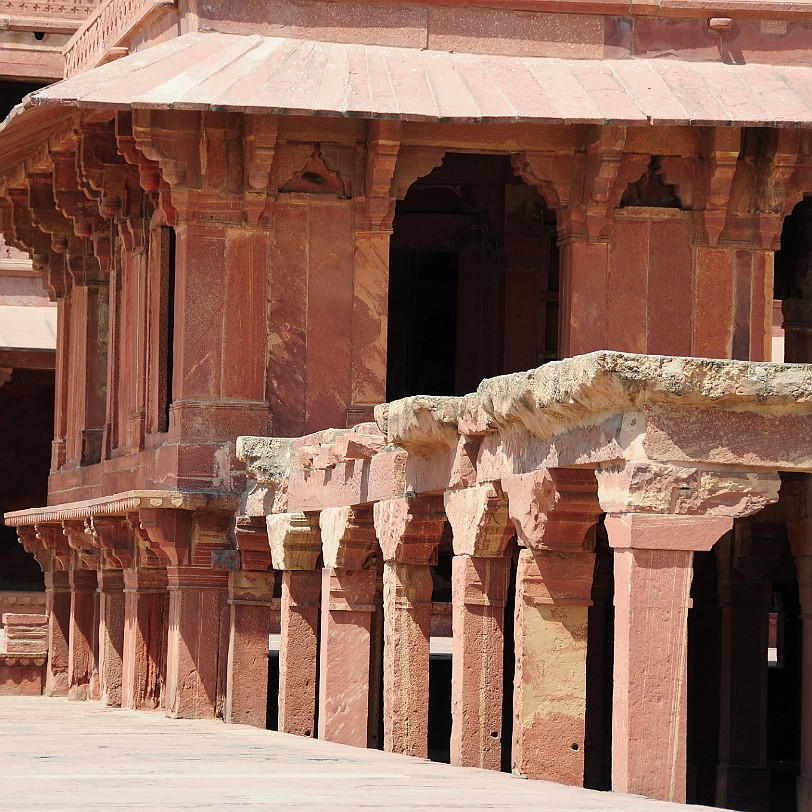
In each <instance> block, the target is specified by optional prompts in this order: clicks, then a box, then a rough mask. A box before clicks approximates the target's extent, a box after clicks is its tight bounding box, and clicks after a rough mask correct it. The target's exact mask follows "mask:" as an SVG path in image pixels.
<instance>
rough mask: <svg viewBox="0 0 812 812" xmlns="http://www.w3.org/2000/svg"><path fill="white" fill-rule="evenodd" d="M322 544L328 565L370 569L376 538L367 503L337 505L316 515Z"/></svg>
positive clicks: (376, 544)
mask: <svg viewBox="0 0 812 812" xmlns="http://www.w3.org/2000/svg"><path fill="white" fill-rule="evenodd" d="M319 526H320V527H321V548H322V554H323V557H324V566H325V568H327V569H341V570H358V569H371V568H374V567H375V566H376V564H377V552H378V541H377V539H376V537H375V526H374V524H373V520H372V508H370V507H336V508H327V509H325V510H322V512H321V515H320V517H319Z"/></svg>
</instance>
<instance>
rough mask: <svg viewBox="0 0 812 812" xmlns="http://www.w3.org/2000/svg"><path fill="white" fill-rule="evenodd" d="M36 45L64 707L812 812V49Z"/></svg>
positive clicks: (799, 26) (414, 9)
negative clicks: (161, 713) (52, 332)
mask: <svg viewBox="0 0 812 812" xmlns="http://www.w3.org/2000/svg"><path fill="white" fill-rule="evenodd" d="M12 5H14V6H15V12H14V15H12V17H11V21H10V29H9V30H10V31H11V32H12V33H13V34H14V36H12V37H11V39H10V40H9V42H5V41H0V55H2V54H5V51H3V48H6V49H7V50H9V51H10V52H11V56H9V57H8V58H7V59H6V57H5V56H3V59H4V60H5V61H4V63H3V64H4V66H5V67H4V72H5V75H6V76H8V77H9V78H10V79H17V80H18V81H19V80H21V79H26V80H27V81H34V82H36V83H37V84H46V83H47V82H48V81H50V80H52V79H55V78H57V77H58V74H57V73H53V60H55V59H61V60H64V61H63V63H60V66H61V65H62V64H63V65H64V72H65V76H66V79H65V81H63V82H59V83H56V84H53V85H50V86H48V87H47V88H45V89H42V90H37V91H35V92H33V94H32V95H29V96H27V97H26V98H25V100H24V101H23V102H22V104H20V105H19V106H17V107H15V108H14V109H13V110H12V112H11V114H10V115H9V117H8V118H7V119H6V121H5V123H4V124H3V125H2V128H0V218H2V219H1V221H0V225H1V227H2V232H3V234H4V236H5V240H6V242H7V243H8V244H9V245H11V246H14V247H15V248H16V249H18V250H20V251H23V252H25V253H26V254H27V255H29V256H30V257H31V260H32V262H33V268H34V269H35V270H36V271H37V272H38V273H39V274H40V275H41V277H42V280H43V283H44V286H45V287H46V288H47V290H48V291H49V294H50V297H51V299H52V300H53V301H54V302H55V303H56V308H57V312H58V333H57V338H56V351H55V362H54V367H55V384H54V386H55V388H54V395H53V397H54V421H53V443H52V446H51V462H50V475H49V477H48V488H47V505H46V506H44V507H38V506H37V505H38V504H41V503H42V501H43V500H42V499H41V498H39V497H38V496H37V491H36V488H37V487H40V488H42V487H43V484H44V483H43V482H42V481H40V482H39V483H37V482H32V483H31V485H30V488H31V491H30V492H31V501H30V503H29V504H26V505H20V504H17V503H15V505H14V507H16V508H22V509H15V510H11V511H10V512H7V513H6V516H5V520H6V524H7V525H8V526H9V527H13V528H15V529H16V532H17V534H18V535H19V539H20V541H21V542H22V545H23V547H24V548H25V550H27V551H28V552H29V553H31V554H32V555H33V556H35V557H36V560H37V561H38V562H39V565H40V567H41V568H42V571H43V572H44V573H45V595H46V608H47V618H48V619H47V663H46V665H45V666H44V670H45V678H44V692H45V693H46V694H49V695H64V694H67V695H68V696H70V697H71V698H73V699H77V700H79V699H89V700H100V701H101V702H103V703H106V704H109V705H121V706H123V707H128V708H157V707H160V708H165V710H166V713H167V714H168V715H170V716H174V717H184V718H194V717H212V716H216V717H221V718H223V719H224V721H226V722H246V723H249V724H254V725H258V726H262V727H265V726H268V727H272V728H276V729H279V730H282V731H286V732H289V733H295V734H299V735H304V736H318V737H319V738H325V739H329V740H332V741H338V742H344V743H348V744H354V745H357V746H361V747H367V746H369V747H383V748H384V749H386V750H390V751H394V752H400V753H408V754H412V755H416V756H426V755H429V756H431V757H433V758H438V759H449V760H450V761H451V762H452V763H454V764H458V765H469V766H480V767H485V768H489V769H497V770H498V769H505V770H512V771H513V772H515V773H517V774H521V775H526V776H528V777H530V778H547V779H551V780H554V781H559V782H565V783H571V784H576V785H581V784H583V785H586V786H590V787H594V788H600V789H613V790H616V791H629V792H638V793H642V794H645V795H649V796H651V797H655V798H663V799H671V800H683V801H684V800H689V801H696V802H702V803H707V804H715V805H717V806H723V807H724V806H727V807H732V808H737V809H748V810H772V812H777V811H778V810H790V809H792V810H794V809H798V810H801V812H810V810H812V789H810V787H809V783H810V781H812V678H811V677H810V675H811V674H812V621H810V620H809V619H808V618H809V617H810V614H811V613H812V491H810V486H809V482H810V480H809V474H810V473H812V406H810V394H812V367H809V366H805V365H804V364H805V363H806V362H812V305H810V301H811V300H812V197H810V195H812V135H810V132H811V130H810V128H812V16H811V14H812V12H810V11H809V10H808V9H807V7H806V5H805V4H797V3H792V4H790V3H784V2H770V0H767V2H755V0H730V2H727V3H721V2H714V3H713V4H711V5H710V6H709V5H708V4H707V3H705V4H699V3H694V2H692V0H680V1H679V2H677V1H676V0H660V2H658V3H652V4H644V3H636V2H633V3H628V2H616V0H586V1H585V2H584V1H583V0H579V2H575V0H572V1H570V0H515V2H511V0H508V1H507V2H504V1H503V0H499V2H497V0H481V2H477V3H475V4H473V5H468V6H459V5H457V4H455V3H453V2H449V3H447V4H444V3H440V2H438V3H424V4H419V3H418V4H406V3H399V2H397V1H396V0H392V2H382V3H364V2H350V0H341V1H340V2H331V3H327V2H322V1H321V0H303V2H300V3H297V4H292V3H287V2H270V0H269V2H251V3H229V2H225V1H224V0H223V2H210V3H206V4H201V3H196V2H186V0H178V2H177V3H175V2H173V0H141V2H136V1H134V0H105V2H102V3H100V4H99V5H98V6H97V7H96V8H95V9H94V10H93V11H92V12H91V13H90V15H89V16H87V19H86V20H85V21H84V23H83V24H82V25H81V27H79V28H78V30H77V31H76V33H75V34H73V36H72V37H70V39H68V37H69V36H70V33H69V31H70V28H69V26H65V25H63V27H62V28H60V27H59V26H58V25H57V26H52V29H53V31H54V32H55V33H54V34H53V35H52V34H45V33H44V31H45V29H44V28H43V26H45V24H46V22H47V21H48V19H49V17H51V16H53V18H54V19H56V11H55V10H54V9H51V8H50V7H49V6H48V5H47V4H46V5H45V8H44V10H43V8H42V4H37V8H38V9H39V10H38V11H37V14H39V15H40V16H39V17H37V16H36V15H34V17H36V19H34V20H33V21H32V20H31V19H29V17H30V16H31V15H30V14H28V12H27V10H26V9H27V6H29V3H27V2H25V1H24V0H20V2H19V3H13V4H12ZM31 5H33V4H31ZM60 8H63V7H62V6H60ZM64 13H66V14H67V12H64ZM86 13H87V9H86V8H84V7H83V6H82V5H81V4H75V5H74V6H71V11H70V14H71V15H73V17H74V18H75V19H74V27H75V26H76V25H78V22H76V20H78V19H79V18H81V17H82V16H83V15H84V14H86ZM43 14H44V15H46V16H45V17H42V16H41V15H43ZM15 15H16V16H15ZM27 15H28V16H27ZM63 22H64V21H63ZM38 26H39V27H38ZM66 27H67V29H68V30H67V31H66V30H64V29H65V28H66ZM52 29H47V30H48V31H50V30H52ZM40 35H43V36H40ZM3 36H6V34H4V35H3ZM15 36H16V37H17V39H14V37H15ZM26 36H29V38H33V41H32V42H25V41H24V40H25V37H26ZM49 36H54V37H57V40H58V38H59V37H62V38H63V39H64V40H65V42H64V43H63V42H61V41H58V42H57V43H56V44H57V45H63V44H64V50H63V51H62V52H61V53H62V56H60V57H56V56H55V53H56V50H57V48H56V47H52V48H51V51H48V52H47V53H46V50H44V48H45V46H44V45H43V46H42V47H41V48H39V49H38V46H37V43H43V41H44V40H43V37H45V38H46V39H47V37H49ZM19 42H23V44H24V45H26V47H28V51H26V52H25V53H26V54H28V55H27V56H26V55H24V56H20V53H18V51H19V50H20V49H19V48H17V50H15V47H16V46H17V45H18V44H19ZM46 44H47V43H46ZM12 46H14V47H12ZM15 60H16V61H15ZM48 60H51V61H48ZM20 65H22V66H23V67H20ZM26 66H27V67H26ZM35 66H39V67H38V68H36V69H35ZM26 71H27V72H26ZM49 71H51V72H50V73H49ZM29 89H30V88H23V87H22V86H19V85H18V86H16V90H17V91H19V93H18V98H19V97H22V95H23V92H24V91H26V90H29ZM6 92H7V94H9V95H10V96H13V95H14V92H15V86H14V85H13V84H10V83H9V84H7V86H6ZM775 300H777V301H778V303H779V311H780V313H782V314H783V316H780V317H779V319H778V325H780V324H781V323H783V328H784V334H785V344H784V354H785V356H786V360H787V361H788V362H793V363H792V364H788V365H786V366H785V365H783V364H774V363H769V362H770V361H772V360H783V358H781V359H773V358H772V357H771V356H772V352H773V350H772V348H773V344H774V343H775V342H774V332H775V330H774V326H773V325H774V304H773V303H774V301H775ZM778 332H780V329H779V330H778ZM0 333H2V326H1V325H0ZM695 359H705V360H695ZM707 359H714V360H707ZM0 361H2V359H0ZM0 365H2V363H0ZM12 380H14V378H13V377H12ZM7 386H10V384H9V385H7ZM2 391H3V390H0V395H2ZM41 396H42V393H41V395H40V396H38V397H40V398H41ZM38 397H34V396H33V395H32V394H30V393H29V394H26V393H24V392H20V394H19V399H18V400H15V401H13V402H15V403H16V404H17V407H16V408H17V409H18V411H19V409H20V406H19V403H20V402H23V403H29V404H32V405H33V404H34V403H35V402H36V403H40V402H41V399H40V400H38ZM45 397H46V398H47V396H45ZM31 419H32V420H33V419H34V415H33V408H32V410H31ZM4 429H5V431H4V439H3V443H4V444H5V443H7V442H8V440H7V437H8V435H9V434H13V433H14V431H16V430H18V429H17V428H16V424H15V425H14V426H12V425H8V426H7V425H4ZM238 438H239V439H238ZM41 439H42V432H39V433H37V431H34V430H32V431H31V433H30V435H29V434H28V433H26V436H25V438H24V442H31V443H32V447H33V444H34V443H35V442H40V441H41ZM7 487H9V486H8V485H7V484H6V482H5V481H4V483H3V488H4V489H6V488H7ZM3 555H8V553H7V552H5V551H4V552H3ZM12 585H13V584H12ZM689 609H690V611H689ZM41 628H42V626H41V625H40V624H38V623H37V622H36V619H35V618H31V617H28V618H24V619H19V617H18V618H17V619H16V620H15V617H14V616H12V617H11V618H9V625H8V629H9V632H8V641H7V645H8V652H12V650H17V651H19V652H21V654H20V656H17V657H16V659H15V657H14V656H11V654H9V653H8V652H7V653H6V654H4V655H2V656H3V657H5V659H4V660H3V666H2V667H3V668H5V669H6V671H5V672H4V674H6V673H8V672H9V669H12V670H13V669H14V668H17V669H18V671H17V672H15V673H18V674H22V673H23V672H25V674H26V676H25V677H24V678H23V677H21V679H32V678H34V679H35V677H36V674H35V673H34V672H36V669H37V668H38V666H37V665H36V662H38V661H40V660H41V659H42V654H41V653H40V654H39V655H38V656H39V658H40V659H39V660H36V658H32V657H29V659H28V660H26V659H25V657H23V656H22V652H23V650H24V649H25V647H26V645H30V646H33V648H32V649H30V650H37V651H40V652H41V650H40V649H37V648H36V645H35V643H34V642H32V639H33V637H36V635H37V634H38V633H40V634H42V632H41V631H38V630H40V629H41ZM26 635H29V636H30V638H31V639H28V638H26ZM269 636H270V640H271V654H270V657H269ZM15 645H16V646H17V649H14V647H15ZM12 662H13V663H14V664H12ZM26 669H28V670H27V671H26ZM32 669H33V670H32ZM32 674H33V675H34V676H33V677H32ZM9 680H10V681H11V682H13V677H11V678H9Z"/></svg>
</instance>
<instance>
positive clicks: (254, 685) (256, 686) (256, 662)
mask: <svg viewBox="0 0 812 812" xmlns="http://www.w3.org/2000/svg"><path fill="white" fill-rule="evenodd" d="M274 583H275V573H273V572H251V571H245V570H238V571H236V572H232V573H230V574H229V585H228V603H229V613H230V624H229V627H230V630H229V641H228V677H227V685H226V707H225V717H224V718H225V721H226V722H231V723H234V724H243V725H253V726H254V727H260V728H265V727H266V725H267V716H268V635H269V634H270V631H271V601H272V600H273V589H274ZM263 688H264V690H263Z"/></svg>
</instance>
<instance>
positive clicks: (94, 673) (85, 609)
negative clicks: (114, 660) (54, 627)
mask: <svg viewBox="0 0 812 812" xmlns="http://www.w3.org/2000/svg"><path fill="white" fill-rule="evenodd" d="M68 583H69V584H70V589H71V603H70V636H69V639H68V697H69V698H70V699H80V700H82V699H92V698H94V688H95V686H97V685H98V670H97V662H96V653H97V650H98V649H97V646H98V618H99V610H98V594H97V592H96V587H97V584H98V580H97V577H96V571H95V570H84V569H71V571H70V572H69V573H68ZM94 683H95V686H94Z"/></svg>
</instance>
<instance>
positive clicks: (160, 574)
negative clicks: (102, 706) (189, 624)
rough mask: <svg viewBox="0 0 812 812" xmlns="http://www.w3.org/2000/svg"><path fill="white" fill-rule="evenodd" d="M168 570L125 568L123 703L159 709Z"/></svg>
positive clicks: (164, 663) (164, 653)
mask: <svg viewBox="0 0 812 812" xmlns="http://www.w3.org/2000/svg"><path fill="white" fill-rule="evenodd" d="M168 598H169V596H168V594H167V578H166V570H165V569H161V568H157V567H156V568H141V567H139V568H133V569H126V570H124V647H123V653H122V670H123V676H122V691H121V694H122V696H121V706H122V707H123V708H131V709H133V710H136V709H140V708H144V709H152V708H157V707H159V706H160V704H161V703H162V701H163V698H164V697H163V690H164V684H165V679H166V638H167V617H168Z"/></svg>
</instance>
